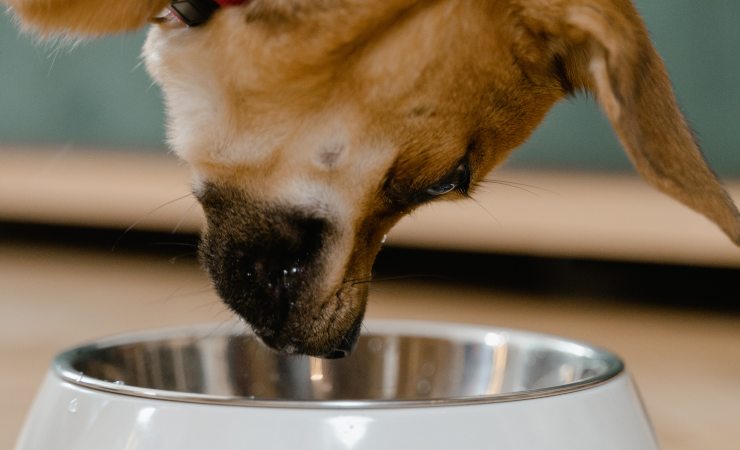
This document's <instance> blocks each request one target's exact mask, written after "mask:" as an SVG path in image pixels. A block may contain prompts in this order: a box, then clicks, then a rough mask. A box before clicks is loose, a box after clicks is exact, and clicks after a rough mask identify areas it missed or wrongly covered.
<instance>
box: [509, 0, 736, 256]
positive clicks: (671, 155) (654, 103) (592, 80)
mask: <svg viewBox="0 0 740 450" xmlns="http://www.w3.org/2000/svg"><path fill="white" fill-rule="evenodd" d="M518 3H519V7H520V10H519V12H520V18H521V20H522V24H523V26H524V28H525V29H526V30H527V33H526V34H527V36H528V38H529V40H530V43H531V44H532V45H534V46H536V48H538V50H536V51H535V52H534V54H532V55H530V56H531V57H535V58H541V57H543V56H546V57H548V58H550V60H551V61H552V63H551V64H550V68H549V70H550V71H551V72H556V75H557V78H558V79H560V80H562V83H564V84H565V85H567V86H566V89H568V88H574V89H586V90H588V91H590V92H592V93H594V95H595V96H596V98H597V100H598V102H599V103H600V105H601V107H602V109H603V110H604V112H605V114H606V116H607V117H608V119H609V121H610V122H611V124H612V126H613V128H614V130H615V132H616V134H617V136H618V137H619V140H620V142H621V144H622V146H623V147H624V148H625V150H626V151H627V153H628V155H629V157H630V159H631V160H632V163H633V164H634V165H635V167H636V168H637V170H638V172H639V173H640V174H641V175H642V176H643V177H644V178H645V179H646V180H647V181H648V182H649V183H650V184H652V185H653V186H655V187H657V188H658V189H659V190H661V191H663V192H665V193H667V194H668V195H670V196H672V197H674V198H675V199H677V200H679V201H681V202H683V203H684V204H686V205H687V206H689V207H691V208H693V209H694V210H696V211H698V212H700V213H702V214H704V215H705V216H707V217H708V218H709V219H711V220H713V221H714V222H716V223H717V224H718V225H719V226H720V228H722V230H723V231H724V232H725V233H726V234H727V235H728V236H729V237H730V239H732V240H733V241H734V242H735V243H736V244H737V245H740V214H739V213H738V210H737V208H736V207H735V205H734V204H733V202H732V199H731V198H730V197H729V195H728V194H727V193H726V192H725V190H724V189H723V187H722V186H721V185H720V183H719V181H718V180H717V178H716V176H715V175H714V174H713V173H712V171H711V169H710V168H709V167H708V165H707V163H706V162H705V160H704V158H703V156H702V153H701V150H700V149H699V146H698V145H697V143H696V141H695V140H694V136H693V134H692V132H691V130H690V129H689V127H688V125H687V124H686V120H685V119H684V117H683V115H682V114H681V112H680V110H679V108H678V105H677V104H676V100H675V97H674V94H673V90H672V88H671V84H670V80H669V79H668V75H667V73H666V70H665V67H664V65H663V62H662V60H661V58H660V57H659V56H658V54H657V53H656V51H655V49H654V48H653V45H652V43H651V42H650V39H649V36H648V32H647V30H646V28H645V25H644V24H643V22H642V19H641V18H640V16H639V14H638V12H637V11H636V9H635V7H634V5H633V4H632V3H631V1H629V0H519V2H518ZM530 48H533V47H530Z"/></svg>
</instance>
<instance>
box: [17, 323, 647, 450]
mask: <svg viewBox="0 0 740 450" xmlns="http://www.w3.org/2000/svg"><path fill="white" fill-rule="evenodd" d="M364 330H365V333H364V334H363V336H362V337H361V339H360V341H359V344H358V347H357V349H356V351H355V352H354V353H353V354H352V355H351V356H350V357H348V358H345V359H339V360H322V359H316V358H310V357H305V356H295V355H294V356H289V355H281V354H277V353H275V352H273V351H271V350H269V349H267V348H265V347H264V346H263V345H262V344H261V343H260V342H259V341H258V340H257V339H256V338H255V337H254V336H253V335H252V334H250V332H249V331H248V330H247V329H245V328H239V329H235V330H230V331H219V330H218V327H216V326H201V327H196V328H192V327H191V328H180V329H170V330H164V331H154V332H149V333H140V334H131V335H125V336H120V337H113V338H108V339H103V340H100V341H98V342H95V343H93V344H90V345H86V346H82V347H78V348H74V349H72V350H69V351H67V352H64V353H62V354H60V355H59V356H58V357H57V358H56V359H55V360H54V364H53V367H52V368H51V370H50V373H49V374H48V376H47V377H46V380H45V381H44V384H43V386H42V389H41V391H40V393H39V395H38V398H37V399H36V401H35V404H34V406H33V408H32V410H31V412H30V415H29V417H28V419H27V421H26V424H25V427H24V429H23V431H22V433H21V436H20V439H19V441H18V444H17V447H16V450H56V449H60V450H62V449H63V450H124V449H126V450H210V449H218V450H237V449H238V450H249V449H285V450H297V449H302V450H304V449H308V450H326V449H372V450H388V449H404V450H405V449H424V450H429V449H440V450H442V449H444V450H453V449H496V450H538V449H543V450H595V449H599V450H628V449H629V450H654V449H657V448H658V446H657V444H656V442H655V439H654V436H653V433H652V430H651V427H650V424H649V422H648V419H647V417H646V415H645V412H644V410H643V408H642V405H641V402H640V400H639V397H638V395H637V394H636V391H635V389H634V387H633V385H632V383H631V381H630V377H629V376H628V375H627V374H626V373H625V371H624V366H623V364H622V362H621V361H620V360H619V358H617V357H616V356H615V355H613V354H611V353H609V352H606V351H604V350H600V349H597V348H594V347H591V346H589V345H586V344H582V343H577V342H573V341H569V340H566V339H561V338H557V337H551V336H544V335H539V334H533V333H527V332H522V331H514V330H507V329H499V328H487V327H477V326H464V325H456V324H442V323H427V322H413V321H368V322H367V323H366V325H365V326H364Z"/></svg>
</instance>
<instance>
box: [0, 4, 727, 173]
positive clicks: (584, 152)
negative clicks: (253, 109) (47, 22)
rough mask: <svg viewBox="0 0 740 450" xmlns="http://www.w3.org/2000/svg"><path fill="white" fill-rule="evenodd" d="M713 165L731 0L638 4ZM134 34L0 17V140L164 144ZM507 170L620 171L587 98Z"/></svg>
mask: <svg viewBox="0 0 740 450" xmlns="http://www.w3.org/2000/svg"><path fill="white" fill-rule="evenodd" d="M637 4H638V7H639V8H640V11H641V12H642V14H643V17H644V18H645V21H646V22H647V23H648V27H649V28H650V31H651V34H652V36H653V39H654V41H655V44H656V46H657V47H658V50H659V52H660V53H661V54H662V55H663V57H664V59H665V60H666V64H667V66H668V70H669V72H670V73H671V76H672V78H673V82H674V86H675V89H676V93H677V96H678V98H679V102H680V103H681V105H682V108H683V110H684V112H685V113H686V115H687V116H688V118H689V121H690V122H691V123H692V124H693V126H694V129H695V131H696V133H697V135H698V137H699V139H700V141H701V142H702V144H703V146H704V150H705V154H706V155H707V158H708V159H709V160H710V162H711V163H712V164H713V165H714V167H715V169H716V170H717V171H718V172H719V173H721V174H725V175H733V176H740V56H739V55H740V50H738V48H737V47H738V45H740V1H737V0H707V1H697V0H642V1H638V2H637ZM143 39H144V34H143V33H137V34H134V35H128V36H123V37H116V38H108V39H104V40H101V41H95V42H88V43H85V44H82V45H79V46H77V47H76V48H70V47H69V46H63V45H56V46H55V45H49V44H39V43H37V42H34V40H33V38H32V37H30V36H28V35H19V34H18V31H17V29H16V27H15V26H14V25H13V24H12V21H11V20H10V18H8V17H0V143H3V142H4V143H59V144H62V145H73V146H90V145H96V146H102V147H113V148H134V149H135V148H143V149H148V150H157V149H159V150H161V149H163V148H164V144H163V140H164V137H163V135H164V132H163V128H164V119H163V112H162V106H161V98H160V94H159V91H158V90H157V88H156V87H154V86H152V85H151V81H150V80H149V79H148V77H147V75H146V73H145V71H144V69H143V68H142V67H140V66H139V65H138V64H139V60H138V52H139V49H140V47H141V43H142V41H143ZM510 164H511V165H512V166H516V167H554V168H577V169H591V170H629V163H628V161H627V159H626V157H625V156H624V155H623V153H622V151H621V150H620V148H619V145H618V143H617V142H616V139H615V138H614V136H613V133H612V132H611V129H610V128H609V126H608V124H607V123H606V121H605V120H604V119H603V117H602V115H601V114H600V112H599V111H598V108H597V107H596V106H595V105H594V103H593V101H592V100H591V99H588V98H585V97H579V98H576V99H574V100H571V101H568V102H563V103H561V104H560V105H558V106H557V107H556V108H555V109H554V110H553V111H552V112H551V114H550V115H549V117H548V118H547V120H546V121H545V123H544V124H543V125H542V126H541V127H540V128H539V129H538V131H537V132H536V133H535V135H534V136H533V137H532V138H531V139H530V141H529V142H528V143H527V144H525V145H524V147H523V148H522V149H520V150H519V151H517V152H516V153H515V154H514V157H513V158H512V160H511V163H510Z"/></svg>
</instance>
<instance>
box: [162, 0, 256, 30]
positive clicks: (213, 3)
mask: <svg viewBox="0 0 740 450" xmlns="http://www.w3.org/2000/svg"><path fill="white" fill-rule="evenodd" d="M248 1H249V0H172V2H171V3H170V8H169V10H170V12H171V13H172V15H173V16H174V17H175V18H177V19H178V20H179V21H180V22H182V23H184V24H185V25H187V26H189V27H195V26H198V25H202V24H204V23H206V22H207V21H208V19H210V18H211V16H212V15H213V13H214V12H216V10H217V9H218V8H222V7H223V8H225V7H227V6H237V5H241V4H243V3H247V2H248Z"/></svg>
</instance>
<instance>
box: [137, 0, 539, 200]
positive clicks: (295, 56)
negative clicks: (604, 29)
mask: <svg viewBox="0 0 740 450" xmlns="http://www.w3.org/2000/svg"><path fill="white" fill-rule="evenodd" d="M464 5H466V3H464V2H463V3H459V2H435V3H433V4H430V6H426V5H425V6H424V8H426V9H424V10H422V11H420V12H417V13H415V14H409V16H410V17H412V18H413V17H427V19H425V20H420V21H414V20H411V19H409V20H406V19H399V20H398V22H399V23H398V24H397V25H396V26H393V27H389V26H388V24H381V25H376V28H377V29H373V30H371V31H367V30H366V31H365V32H362V30H355V31H356V33H358V36H352V33H350V32H349V31H347V30H346V29H345V30H342V29H341V26H340V25H341V24H340V25H337V26H338V27H339V29H331V28H320V27H319V28H316V27H315V26H311V25H305V26H303V27H298V28H297V29H296V28H292V27H284V28H280V29H279V30H278V29H276V28H270V27H269V26H265V25H264V24H255V23H248V22H247V21H245V20H244V16H243V15H241V14H239V12H238V11H237V9H229V10H228V11H226V10H224V11H223V14H220V15H219V16H218V17H215V19H214V20H213V22H212V23H209V24H208V26H206V27H203V28H202V29H197V30H188V29H180V30H172V29H158V28H155V29H153V31H152V32H151V33H150V36H149V39H148V41H147V44H146V46H145V50H144V54H145V57H146V61H147V64H148V68H149V70H150V72H151V73H152V75H153V76H154V78H155V79H156V80H157V81H158V82H159V83H160V84H161V85H162V87H163V91H164V94H165V99H166V102H167V106H168V112H169V120H170V127H169V130H170V133H169V138H170V142H171V144H172V147H173V148H174V150H175V152H176V153H178V154H179V155H180V156H181V157H183V158H184V159H185V160H186V161H188V162H190V163H191V164H192V165H193V166H194V167H195V169H196V172H198V173H197V176H198V177H200V178H201V179H208V178H214V177H217V178H219V179H228V178H231V179H233V182H234V183H240V184H243V185H245V186H248V188H249V189H252V190H253V191H254V192H255V194H256V195H257V194H260V195H264V196H270V195H272V196H287V197H290V198H294V199H307V198H309V197H311V196H317V195H318V196H322V197H324V198H327V199H328V200H327V201H332V202H337V203H345V204H346V203H352V202H357V201H358V199H359V198H361V197H363V196H364V197H367V196H368V195H370V194H369V193H370V192H371V191H372V190H374V189H375V190H377V188H378V186H379V185H381V184H382V183H383V181H384V179H385V178H387V177H388V175H389V174H390V175H393V174H394V173H395V174H402V175H403V177H405V178H406V179H405V180H404V181H405V182H408V184H409V185H414V186H417V187H421V186H422V185H423V184H424V183H431V182H433V181H434V180H435V178H436V177H441V176H443V175H444V173H445V172H446V171H449V170H450V168H453V167H454V164H456V161H458V160H459V159H460V158H461V157H462V156H463V155H464V154H465V152H466V149H467V147H468V143H469V141H470V140H471V139H472V136H473V135H474V134H475V133H477V131H476V129H477V128H481V127H482V128H486V127H487V128H488V131H486V134H487V135H489V136H490V135H495V134H496V133H497V131H496V130H493V131H491V129H492V127H493V126H494V125H495V124H493V122H494V121H495V120H491V117H494V116H496V117H497V119H496V120H498V121H500V122H502V123H504V127H505V126H508V125H506V122H507V121H508V117H505V116H507V114H509V112H510V113H511V114H510V115H511V116H516V115H518V114H519V111H518V110H517V108H516V107H514V108H510V111H509V112H507V108H506V106H505V105H506V104H509V103H512V104H518V105H521V104H524V103H526V99H509V98H507V95H508V94H506V93H507V92H509V91H507V89H505V86H506V84H507V83H515V82H516V80H513V81H512V80H511V79H506V76H510V75H511V74H509V75H506V74H505V73H504V74H502V72H501V69H500V67H501V66H507V67H509V66H512V67H513V64H511V65H507V64H504V63H503V58H506V57H510V55H508V53H507V51H506V48H505V45H493V46H492V47H489V48H482V47H485V46H490V45H492V40H494V39H495V36H496V35H497V33H488V34H489V35H490V34H492V35H494V38H491V39H489V40H488V41H486V42H485V43H483V42H480V40H479V39H478V41H476V40H471V39H466V34H467V33H468V32H469V33H471V34H472V35H476V36H480V35H484V33H476V32H475V30H474V28H475V27H476V26H483V25H487V26H490V25H491V24H490V22H485V21H483V20H480V19H478V21H477V22H476V19H471V20H468V19H465V17H468V16H464V17H463V19H465V20H468V22H466V24H465V27H462V28H461V27H460V26H459V25H460V24H454V23H449V22H447V20H448V18H452V19H451V20H462V19H461V18H460V17H456V16H455V15H451V13H450V14H448V13H447V12H445V11H435V8H437V9H439V8H442V9H444V8H454V7H464ZM478 15H480V14H478ZM417 24H418V26H417ZM451 29H454V30H455V31H449V32H448V31H446V30H451ZM306 30H308V31H310V32H311V33H313V34H306V33H307V31H306ZM461 30H462V31H461ZM466 30H468V31H466ZM342 33H348V34H347V35H346V36H342V35H341V34H342ZM363 33H364V34H363ZM355 41H357V42H355ZM502 49H503V50H502ZM492 51H499V52H501V54H500V55H493V56H494V57H490V56H487V57H485V58H481V57H480V55H481V54H484V53H485V52H488V53H489V54H490V52H492ZM345 52H346V53H345ZM445 55H446V56H445ZM449 55H454V57H453V58H452V60H447V58H449ZM491 61H498V62H496V63H491ZM507 73H508V72H507ZM481 80H485V82H481ZM497 93H501V95H499V94H497ZM492 105H493V106H495V105H504V106H503V107H501V108H500V110H501V113H500V114H498V115H496V114H492V113H491V107H492ZM484 120H488V122H489V123H488V124H482V121H484ZM496 126H497V125H496ZM514 128H516V127H515V126H514ZM501 135H503V134H501ZM499 139H500V138H499ZM507 145H508V143H507ZM414 181H415V182H416V183H414ZM261 191H264V192H261ZM330 194H331V195H334V196H341V197H343V199H338V198H330V197H331V195H330ZM340 200H341V201H340Z"/></svg>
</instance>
